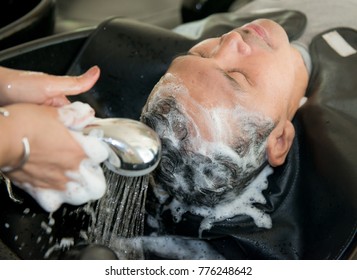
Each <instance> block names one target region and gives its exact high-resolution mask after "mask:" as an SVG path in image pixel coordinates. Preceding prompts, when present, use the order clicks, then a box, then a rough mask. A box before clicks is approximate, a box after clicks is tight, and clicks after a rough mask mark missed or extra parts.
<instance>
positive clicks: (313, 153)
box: [0, 11, 357, 259]
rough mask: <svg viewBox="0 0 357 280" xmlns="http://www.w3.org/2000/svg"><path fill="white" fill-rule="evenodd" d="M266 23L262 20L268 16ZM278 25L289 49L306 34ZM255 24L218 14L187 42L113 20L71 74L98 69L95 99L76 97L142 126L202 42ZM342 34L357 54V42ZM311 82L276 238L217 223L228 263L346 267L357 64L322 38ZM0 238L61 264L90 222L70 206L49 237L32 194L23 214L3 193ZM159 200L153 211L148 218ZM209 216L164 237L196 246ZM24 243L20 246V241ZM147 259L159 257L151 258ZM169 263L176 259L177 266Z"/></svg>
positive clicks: (212, 236)
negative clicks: (329, 262) (339, 262)
mask: <svg viewBox="0 0 357 280" xmlns="http://www.w3.org/2000/svg"><path fill="white" fill-rule="evenodd" d="M260 17H262V16H260ZM264 17H265V18H272V19H274V20H276V21H277V22H278V23H280V24H281V25H282V26H283V27H284V28H285V29H286V31H287V33H288V35H289V38H290V40H294V39H296V38H298V37H299V36H300V34H301V33H302V32H303V30H304V27H305V24H306V18H305V16H304V15H303V14H301V13H299V12H295V11H286V12H274V13H270V14H266V15H264ZM252 19H254V17H252V16H248V15H247V17H240V18H234V17H232V16H227V15H225V14H223V15H216V16H213V17H212V18H211V20H209V21H208V24H207V25H206V26H205V28H204V29H203V32H202V34H201V35H200V38H197V39H189V38H186V37H184V36H181V35H178V34H176V33H173V32H171V31H168V30H164V29H161V28H158V27H153V26H148V25H144V24H141V23H138V22H136V21H131V20H127V19H121V18H113V19H110V20H107V21H106V22H104V23H103V24H102V25H100V26H99V27H98V28H97V29H96V30H94V31H93V33H92V34H91V35H90V36H89V38H88V40H87V41H86V43H85V44H84V45H83V47H82V48H81V51H80V52H79V53H78V54H77V55H76V58H75V59H74V60H73V62H72V65H71V67H70V69H69V71H68V74H79V73H82V72H83V71H84V70H85V69H87V68H89V67H90V66H92V65H94V64H96V65H98V66H99V67H100V68H101V70H102V74H101V78H100V80H99V81H98V83H97V84H96V85H95V87H94V88H93V89H92V90H90V91H89V92H88V93H86V94H84V95H82V96H80V97H76V98H75V99H73V101H74V100H80V101H83V102H87V103H89V104H90V105H91V106H93V107H94V108H95V110H96V112H97V116H99V117H127V118H133V119H138V118H139V116H140V112H141V108H142V107H143V105H144V104H145V101H146V98H147V96H148V94H149V93H150V91H151V89H152V88H153V86H154V85H155V83H156V82H157V81H158V80H159V78H160V77H161V76H162V75H163V74H164V72H165V71H166V69H167V67H168V65H169V63H170V62H171V60H172V59H173V58H174V57H175V56H176V55H178V54H180V53H183V52H186V51H187V50H188V49H189V48H190V47H191V46H193V45H194V44H195V43H196V42H197V41H199V40H201V39H203V38H207V37H212V36H218V35H220V34H223V33H225V32H227V31H229V30H231V29H232V28H234V27H236V26H240V25H242V24H244V23H246V22H249V21H251V20H252ZM338 31H339V32H340V34H341V35H342V36H343V37H344V38H345V39H346V40H347V41H348V42H349V43H350V44H351V46H352V47H354V48H355V49H357V33H356V31H354V30H350V29H345V28H343V29H342V28H341V29H339V30H338ZM310 51H311V55H312V60H313V73H312V78H311V81H310V85H309V90H308V97H309V100H308V102H307V103H306V104H305V105H304V106H303V107H302V108H301V109H300V110H299V111H298V113H297V115H296V117H295V118H294V120H293V124H294V127H295V130H296V137H295V139H294V143H293V145H292V149H291V151H290V152H289V154H288V157H287V160H286V163H285V164H284V165H283V166H280V167H278V168H275V169H274V173H273V174H272V175H271V176H269V178H268V180H269V187H268V189H267V190H266V191H264V195H265V197H266V200H267V203H266V204H264V205H258V207H260V208H261V209H264V211H266V212H267V213H269V214H270V216H271V218H272V222H273V227H272V228H271V229H264V228H258V227H256V226H255V224H254V222H253V221H252V220H251V219H250V218H249V217H247V216H237V217H232V218H231V219H229V220H226V221H223V222H217V223H215V224H214V226H213V227H212V229H210V230H209V231H204V232H203V237H202V238H203V240H205V241H206V242H207V243H208V244H210V245H211V246H212V248H214V250H216V251H217V252H218V253H219V254H220V255H221V256H223V257H224V258H226V259H340V258H348V257H349V256H350V254H351V250H353V248H355V245H356V236H355V235H356V228H357V226H356V222H357V175H356V173H355V170H356V166H357V151H356V143H357V131H356V123H357V115H356V98H357V96H356V94H357V93H356V90H357V79H356V78H355V76H356V73H357V69H356V65H357V55H356V54H354V55H351V56H349V57H347V58H342V57H340V56H339V55H337V54H336V53H335V52H334V51H333V50H332V49H331V48H330V47H329V46H328V45H327V44H326V42H325V41H324V40H323V39H321V36H317V37H316V38H315V39H314V41H313V42H312V44H311V49H310ZM0 191H1V194H0V197H1V204H0V212H1V216H0V227H1V230H0V234H1V239H2V240H3V241H4V243H6V244H7V246H9V247H10V248H11V250H13V251H14V252H15V253H16V254H17V255H18V256H19V257H20V258H23V259H41V258H44V257H46V258H57V257H61V256H62V257H63V254H62V255H59V254H58V253H56V252H55V250H54V253H53V254H51V252H50V251H49V249H50V248H51V246H52V247H53V244H55V243H56V242H59V241H60V240H61V238H63V237H71V238H74V243H75V244H80V243H81V244H83V243H85V242H86V241H85V240H83V236H81V234H80V232H81V231H83V229H85V228H86V226H87V223H88V217H87V216H86V215H85V214H84V213H83V212H81V211H80V210H79V208H78V207H72V206H66V205H65V206H63V207H62V208H61V209H60V210H59V211H57V212H55V213H54V214H53V217H54V218H55V220H56V224H55V225H53V226H52V227H51V230H52V231H51V233H46V227H45V226H44V225H46V223H48V222H49V218H48V214H47V213H44V212H43V211H42V210H41V209H40V208H39V206H37V205H36V203H35V202H33V201H32V200H31V198H30V197H28V196H27V195H26V194H24V193H22V192H19V191H18V190H16V191H17V192H18V193H17V195H19V196H22V197H24V198H25V203H23V204H21V205H18V204H16V203H14V202H12V201H11V200H10V199H8V197H7V194H6V191H5V187H3V186H1V188H0ZM152 203H153V201H151V200H150V201H149V202H148V204H147V205H148V207H147V208H148V211H149V212H150V211H151V210H152V209H151V206H152ZM201 219H202V218H201V217H198V216H194V215H192V214H190V213H186V214H185V215H184V216H183V220H182V222H180V223H174V222H172V219H171V216H170V213H169V212H165V213H163V221H164V224H163V226H164V231H165V232H166V233H167V234H170V235H173V236H182V237H183V238H189V239H197V237H198V227H199V224H200V221H201ZM15 236H16V238H15ZM146 257H147V258H154V259H155V258H160V256H158V255H157V254H153V253H152V252H146ZM169 258H170V257H169Z"/></svg>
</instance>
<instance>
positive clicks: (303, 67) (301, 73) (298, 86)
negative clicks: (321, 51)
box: [288, 42, 312, 119]
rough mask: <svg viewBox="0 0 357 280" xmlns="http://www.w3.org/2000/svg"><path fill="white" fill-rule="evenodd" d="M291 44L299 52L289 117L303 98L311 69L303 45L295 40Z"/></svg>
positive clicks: (291, 116) (309, 60) (307, 54)
mask: <svg viewBox="0 0 357 280" xmlns="http://www.w3.org/2000/svg"><path fill="white" fill-rule="evenodd" d="M292 46H293V47H294V48H295V49H296V50H297V51H298V53H299V56H298V58H299V61H297V67H296V78H295V85H294V89H293V95H292V96H293V97H294V98H293V100H292V104H291V106H290V108H291V110H290V112H289V113H288V114H289V117H290V119H292V118H293V117H294V115H295V113H296V111H297V110H298V109H299V107H300V105H301V101H302V100H303V99H304V98H305V93H306V89H307V86H308V82H309V78H310V74H311V69H312V63H311V58H310V54H309V52H308V51H307V49H306V48H305V47H304V46H303V45H300V44H298V43H296V42H294V43H292Z"/></svg>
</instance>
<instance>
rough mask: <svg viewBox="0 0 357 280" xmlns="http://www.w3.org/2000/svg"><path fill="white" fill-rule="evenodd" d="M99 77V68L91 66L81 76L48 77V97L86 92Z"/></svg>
mask: <svg viewBox="0 0 357 280" xmlns="http://www.w3.org/2000/svg"><path fill="white" fill-rule="evenodd" d="M99 75H100V69H99V67H98V66H93V67H91V68H90V69H89V70H88V71H86V72H85V73H84V74H83V75H81V76H49V77H48V78H49V79H50V80H51V81H50V83H49V84H48V87H47V94H48V97H49V98H54V97H56V96H61V95H63V96H69V95H77V94H80V93H82V92H85V91H88V90H89V89H90V88H92V87H93V85H94V84H95V83H96V82H97V80H98V78H99Z"/></svg>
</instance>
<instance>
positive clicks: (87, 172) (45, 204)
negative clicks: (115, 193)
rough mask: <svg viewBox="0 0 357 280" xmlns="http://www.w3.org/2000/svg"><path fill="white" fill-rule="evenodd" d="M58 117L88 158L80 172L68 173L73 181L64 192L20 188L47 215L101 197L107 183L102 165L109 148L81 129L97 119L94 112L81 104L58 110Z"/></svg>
mask: <svg viewBox="0 0 357 280" xmlns="http://www.w3.org/2000/svg"><path fill="white" fill-rule="evenodd" d="M58 112H59V118H60V120H61V121H62V122H63V124H64V125H65V126H66V127H67V128H68V129H69V130H70V131H71V133H72V135H73V137H74V138H75V139H76V140H77V141H78V142H79V143H80V145H81V146H82V148H83V150H84V152H85V154H86V155H87V158H85V159H83V160H82V162H81V163H80V166H79V168H78V170H77V171H67V173H66V176H67V177H68V178H69V179H70V181H69V182H68V183H67V184H66V188H65V190H63V191H62V190H54V189H44V188H38V187H35V186H32V185H30V184H29V183H24V184H21V185H18V186H19V187H20V188H22V189H24V190H25V191H26V192H27V193H29V194H30V195H31V196H32V197H33V198H34V199H35V200H36V201H37V202H38V204H39V205H40V206H41V207H42V208H43V209H44V210H46V211H47V212H54V211H56V210H57V209H58V208H59V207H60V206H61V205H62V204H63V203H69V204H72V205H81V204H84V203H86V202H89V201H92V200H97V199H99V198H101V197H102V196H103V195H104V193H105V191H106V181H105V177H104V173H103V170H102V168H101V166H100V163H102V162H103V161H105V160H106V159H107V158H108V149H109V148H108V147H107V145H106V144H105V143H103V142H101V141H100V140H99V139H98V138H97V137H95V136H91V135H83V133H82V132H81V129H83V128H84V127H85V126H86V125H88V124H89V123H91V122H92V121H93V120H94V110H93V109H92V108H91V107H90V106H89V105H88V104H84V103H81V102H74V103H72V104H69V105H66V106H63V107H61V108H59V109H58Z"/></svg>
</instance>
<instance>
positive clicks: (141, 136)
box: [83, 118, 161, 177]
mask: <svg viewBox="0 0 357 280" xmlns="http://www.w3.org/2000/svg"><path fill="white" fill-rule="evenodd" d="M83 133H84V134H87V135H88V134H95V135H96V136H97V137H99V138H100V139H101V140H102V141H103V142H104V143H106V144H108V146H109V147H110V148H111V150H112V151H113V153H112V152H111V153H110V156H109V159H108V160H107V161H106V162H105V164H106V166H107V167H108V168H109V169H110V170H111V171H113V172H115V173H118V174H120V175H123V176H129V177H136V176H143V175H146V174H148V173H150V172H151V171H153V170H154V169H155V168H156V167H157V165H158V163H159V161H160V158H161V142H160V138H159V137H158V135H157V133H156V132H155V131H154V130H152V129H151V128H150V127H148V126H147V125H145V124H143V123H141V122H139V121H135V120H131V119H125V118H108V119H99V118H98V119H96V120H95V121H94V122H92V123H91V124H89V125H88V126H86V127H85V128H84V130H83Z"/></svg>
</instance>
